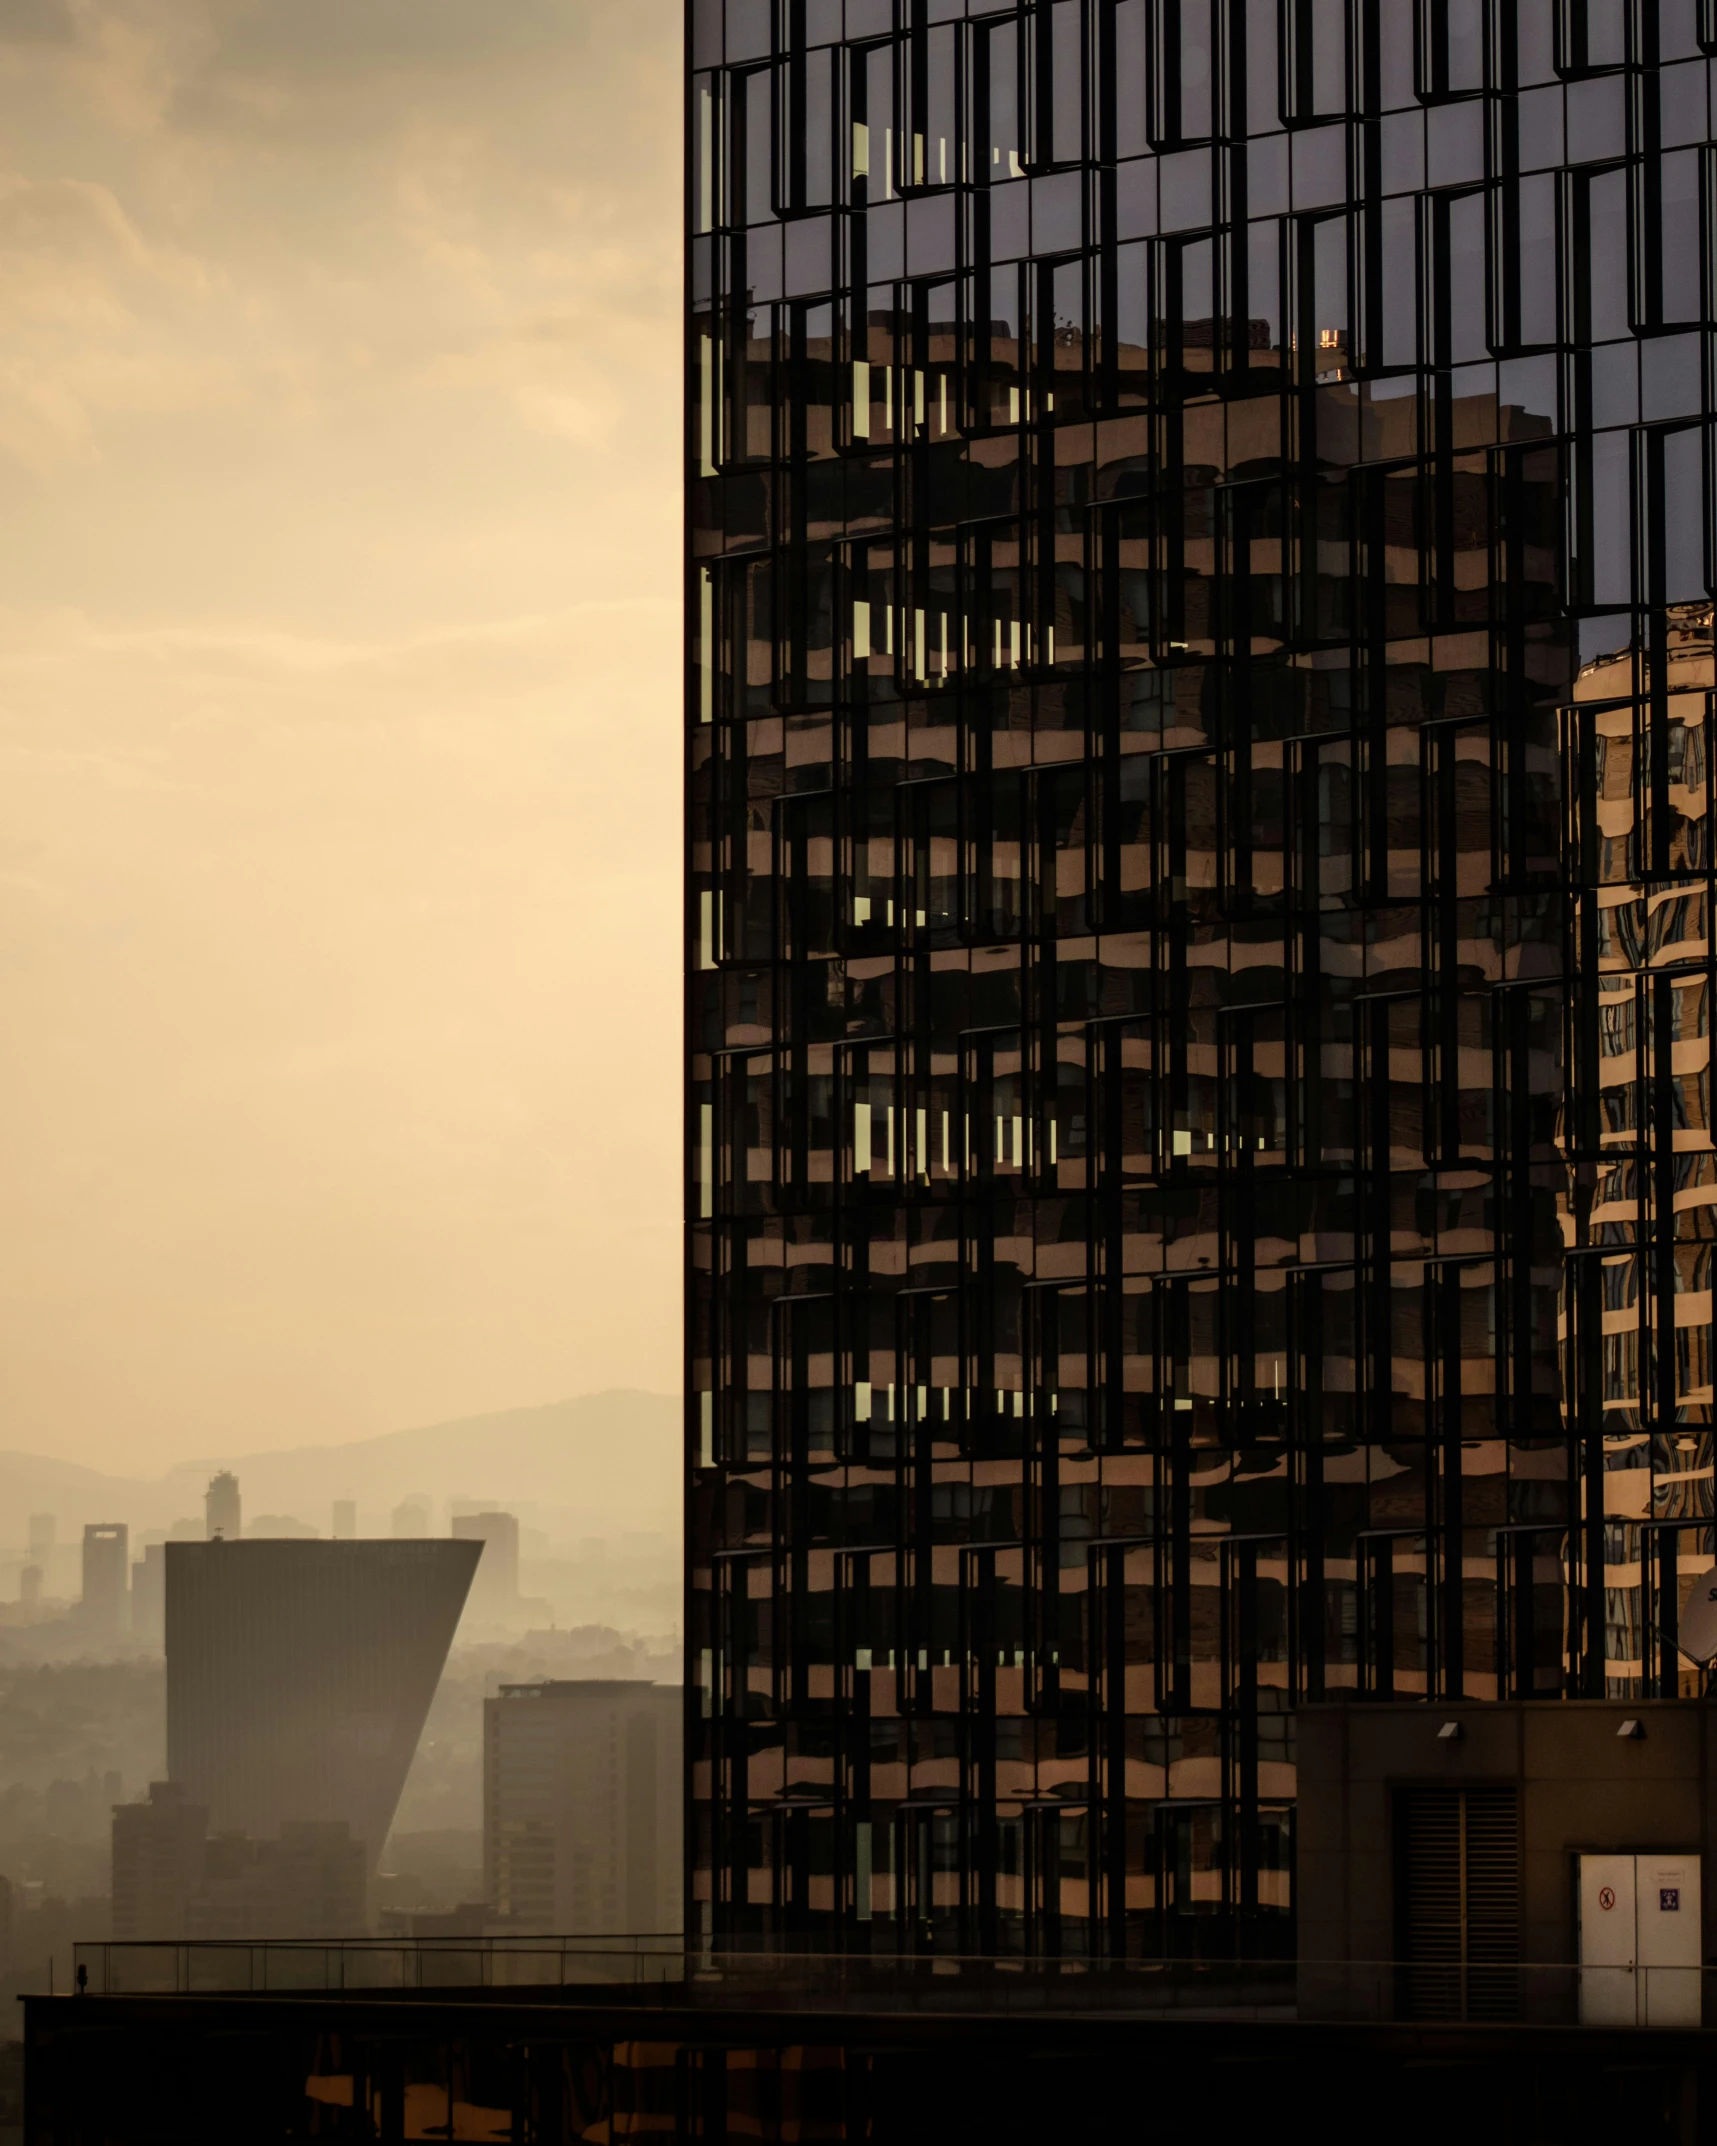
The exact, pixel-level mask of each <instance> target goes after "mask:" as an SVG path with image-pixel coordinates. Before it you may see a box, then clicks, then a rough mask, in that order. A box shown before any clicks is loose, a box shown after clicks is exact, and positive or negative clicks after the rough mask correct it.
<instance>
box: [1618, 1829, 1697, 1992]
mask: <svg viewBox="0 0 1717 2146" xmlns="http://www.w3.org/2000/svg"><path fill="white" fill-rule="evenodd" d="M1634 1901H1635V1908H1634V1912H1635V1917H1636V1921H1637V1926H1638V1932H1639V1980H1640V2015H1641V2018H1642V2020H1643V2022H1644V2024H1645V2025H1646V2026H1648V2027H1697V2026H1698V2024H1699V2019H1700V2012H1701V2004H1700V1982H1701V1979H1702V1978H1701V1975H1700V1956H1699V1950H1700V1948H1699V1919H1700V1918H1699V1858H1698V1857H1697V1856H1696V1855H1640V1856H1636V1857H1635V1858H1634Z"/></svg>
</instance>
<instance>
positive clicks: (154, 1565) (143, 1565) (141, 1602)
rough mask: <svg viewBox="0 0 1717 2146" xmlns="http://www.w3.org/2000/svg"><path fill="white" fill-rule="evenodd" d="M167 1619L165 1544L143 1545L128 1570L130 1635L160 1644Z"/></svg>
mask: <svg viewBox="0 0 1717 2146" xmlns="http://www.w3.org/2000/svg"><path fill="white" fill-rule="evenodd" d="M166 1620H167V1545H166V1544H165V1543H161V1542H150V1543H145V1544H144V1546H143V1555H142V1556H141V1557H140V1558H138V1559H137V1560H136V1561H135V1563H134V1564H133V1565H132V1567H131V1636H132V1638H133V1639H141V1640H146V1641H148V1642H150V1643H151V1644H153V1645H155V1646H157V1647H158V1646H159V1645H160V1644H161V1640H162V1636H163V1634H164V1632H165V1630H166Z"/></svg>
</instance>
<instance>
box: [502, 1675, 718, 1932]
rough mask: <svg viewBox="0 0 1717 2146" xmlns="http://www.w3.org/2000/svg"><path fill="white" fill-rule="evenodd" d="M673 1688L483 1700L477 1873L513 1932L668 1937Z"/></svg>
mask: <svg viewBox="0 0 1717 2146" xmlns="http://www.w3.org/2000/svg"><path fill="white" fill-rule="evenodd" d="M680 1712H681V1693H680V1690H679V1687H678V1686H677V1685H666V1684H649V1683H645V1682H642V1681H631V1680H626V1679H607V1678H604V1679H596V1678H592V1679H588V1680H578V1681H564V1682H553V1683H544V1684H504V1685H503V1686H502V1687H501V1692H500V1696H499V1697H498V1698H493V1699H487V1700H485V1701H484V1703H483V1875H484V1884H485V1889H486V1891H487V1894H488V1899H489V1903H490V1905H491V1907H492V1908H493V1909H494V1910H495V1912H496V1914H497V1915H501V1916H505V1917H506V1918H508V1920H509V1922H510V1923H511V1924H512V1925H513V1926H514V1927H515V1928H519V1929H523V1930H554V1931H559V1932H564V1933H566V1934H568V1935H576V1934H590V1933H609V1932H618V1931H649V1930H670V1931H671V1930H678V1929H679V1927H680V1923H681V1904H680V1869H681V1847H680V1810H681V1802H680V1751H681V1743H682V1732H681V1725H680Z"/></svg>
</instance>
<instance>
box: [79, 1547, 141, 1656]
mask: <svg viewBox="0 0 1717 2146" xmlns="http://www.w3.org/2000/svg"><path fill="white" fill-rule="evenodd" d="M130 1542H131V1530H130V1529H129V1528H128V1527H126V1526H125V1524H124V1523H123V1522H122V1521H117V1520H114V1521H92V1522H91V1523H90V1525H89V1526H88V1527H86V1528H85V1529H84V1531H83V1601H82V1604H81V1611H82V1616H83V1621H84V1623H85V1624H86V1625H87V1626H88V1627H89V1629H90V1630H91V1631H92V1632H100V1633H103V1634H105V1635H107V1636H109V1637H113V1636H116V1635H117V1634H118V1633H120V1632H122V1631H123V1630H124V1629H125V1623H126V1605H127V1598H128V1597H129V1595H130V1592H131V1550H130Z"/></svg>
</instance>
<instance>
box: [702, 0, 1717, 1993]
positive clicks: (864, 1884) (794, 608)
mask: <svg viewBox="0 0 1717 2146" xmlns="http://www.w3.org/2000/svg"><path fill="white" fill-rule="evenodd" d="M688 39H689V68H690V74H689V111H688V180H687V193H688V215H689V225H690V236H689V245H688V251H689V278H690V291H689V321H688V327H689V338H688V368H689V373H688V380H689V385H688V407H687V438H686V450H687V456H688V492H689V530H688V563H687V575H688V642H689V654H688V696H687V751H688V797H689V815H690V817H689V829H688V844H689V893H688V919H687V929H688V971H689V973H688V1080H689V1087H688V1118H687V1151H688V1202H689V1218H690V1226H689V1256H688V1288H689V1297H688V1327H689V1333H688V1392H689V1394H690V1403H689V1414H688V1495H689V1507H688V1510H689V1514H690V1526H689V1548H688V1565H689V1573H688V1579H689V1597H688V1619H689V1625H688V1636H689V1645H690V1648H691V1650H692V1660H693V1679H694V1681H693V1686H692V1690H691V1698H690V1720H689V1735H690V1744H689V1752H688V1756H689V1760H690V1788H691V1819H690V1825H691V1836H690V1857H691V1861H690V1868H691V1871H692V1883H691V1900H690V1915H691V1918H692V1920H691V1924H690V1927H691V1929H692V1930H693V1931H694V1932H698V1933H704V1934H707V1935H708V1936H710V1937H711V1938H712V1939H713V1940H714V1941H715V1942H718V1943H722V1944H746V1943H750V1944H768V1945H771V1946H781V1945H805V1946H810V1947H813V1948H816V1949H827V1950H842V1949H853V1948H858V1949H871V1950H875V1951H879V1952H897V1951H912V1950H918V1949H924V1948H930V1949H937V1948H942V1949H947V1950H951V1951H952V1950H959V1951H967V1952H983V1953H1002V1954H1006V1953H1010V1952H1012V1953H1018V1954H1024V1955H1056V1954H1059V1955H1062V1956H1078V1955H1081V1954H1101V1953H1131V1954H1135V1955H1136V1954H1144V1955H1151V1954H1156V1953H1176V1952H1184V1951H1188V1950H1198V1949H1201V1948H1205V1947H1209V1948H1213V1949H1222V1948H1228V1949H1230V1950H1234V1951H1237V1952H1240V1953H1244V1954H1251V1955H1258V1954H1263V1953H1270V1952H1276V1951H1281V1950H1284V1949H1287V1948H1289V1947H1290V1946H1291V1943H1292V1935H1291V1932H1292V1917H1293V1890H1292V1887H1293V1862H1294V1855H1293V1802H1294V1782H1295V1774H1294V1727H1293V1710H1294V1707H1295V1705H1296V1703H1297V1702H1298V1701H1300V1700H1302V1699H1304V1700H1312V1699H1326V1700H1327V1699H1331V1698H1340V1697H1343V1696H1351V1697H1352V1698H1353V1699H1354V1700H1355V1701H1365V1700H1370V1699H1394V1700H1404V1699H1425V1700H1430V1699H1438V1698H1454V1697H1461V1698H1465V1699H1468V1700H1471V1699H1484V1698H1489V1697H1519V1696H1525V1695H1539V1696H1545V1697H1551V1696H1556V1695H1577V1694H1587V1695H1605V1694H1608V1695H1612V1696H1618V1697H1621V1696H1628V1695H1635V1694H1643V1693H1646V1692H1658V1693H1666V1692H1674V1691H1677V1690H1686V1689H1689V1688H1690V1684H1689V1675H1690V1672H1689V1671H1688V1667H1687V1665H1686V1664H1685V1662H1682V1663H1680V1664H1679V1666H1678V1661H1677V1657H1676V1655H1675V1652H1674V1649H1673V1645H1672V1640H1673V1633H1674V1629H1675V1617H1676V1614H1677V1610H1678V1607H1679V1603H1680V1599H1681V1597H1682V1595H1683V1593H1684V1592H1685V1590H1686V1588H1687V1587H1688V1586H1689V1585H1690V1584H1691V1575H1692V1574H1694V1573H1695V1572H1697V1571H1699V1570H1702V1569H1704V1568H1706V1567H1707V1566H1709V1565H1710V1563H1711V1549H1712V1545H1711V1535H1710V1529H1709V1515H1710V1512H1711V1460H1712V1454H1711V1428H1710V1416H1711V1400H1712V1384H1711V1380H1712V1370H1711V1353H1710V1341H1711V1324H1710V1322H1711V1294H1710V1291H1711V1272H1710V1260H1711V1248H1712V1242H1713V1238H1714V1236H1717V1158H1714V1156H1713V1152H1712V1143H1711V1136H1710V1131H1709V1117H1710V1094H1709V1056H1710V1051H1709V1031H1710V1008H1711V994H1712V981H1713V978H1712V942H1711V934H1710V900H1711V891H1712V890H1711V884H1710V877H1711V844H1710V836H1709V828H1710V795H1709V782H1710V740H1711V732H1710V724H1711V697H1712V686H1713V664H1712V624H1711V616H1712V615H1711V608H1710V603H1709V585H1710V583H1709V577H1710V565H1709V556H1710V548H1711V547H1710V541H1709V524H1710V518H1711V517H1710V491H1711V480H1710V471H1709V464H1710V440H1709V433H1708V412H1709V410H1710V407H1711V388H1710V385H1709V381H1710V365H1711V355H1710V351H1709V349H1708V339H1707V336H1706V332H1705V329H1706V323H1707V322H1708V321H1709V319H1710V316H1711V305H1712V297H1711V293H1712V272H1711V255H1712V250H1713V222H1712V210H1711V202H1712V180H1713V169H1712V152H1711V148H1710V146H1709V145H1710V143H1711V140H1712V131H1711V118H1710V101H1709V100H1710V95H1711V83H1710V80H1709V69H1708V66H1707V61H1706V57H1705V55H1706V53H1707V52H1708V51H1717V18H1714V14H1713V11H1712V10H1711V9H1709V8H1707V7H1705V6H1702V5H1696V4H1695V0H1659V4H1656V5H1652V4H1650V0H1641V4H1639V5H1637V6H1629V5H1622V4H1605V0H1587V4H1584V5H1582V4H1580V0H1568V4H1566V5H1557V4H1553V0H1518V5H1516V4H1510V0H1485V4H1481V0H1448V4H1446V5H1420V6H1418V7H1415V6H1414V5H1411V4H1409V0H1382V4H1379V0H1350V4H1339V0H1335V4H1326V0H1039V4H1037V5H1035V6H1026V7H1023V8H1008V7H999V8H998V7H993V6H985V5H982V4H981V0H844V6H843V0H779V4H775V5H772V4H770V0H725V6H724V5H723V0H691V8H690V17H689V24H688Z"/></svg>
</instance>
